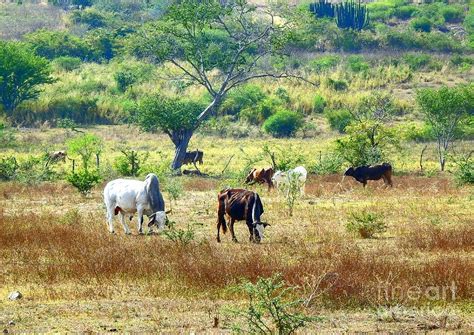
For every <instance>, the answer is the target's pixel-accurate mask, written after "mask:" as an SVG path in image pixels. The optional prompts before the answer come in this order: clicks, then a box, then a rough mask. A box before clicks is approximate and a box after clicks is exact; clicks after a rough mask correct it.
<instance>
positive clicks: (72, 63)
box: [53, 56, 82, 71]
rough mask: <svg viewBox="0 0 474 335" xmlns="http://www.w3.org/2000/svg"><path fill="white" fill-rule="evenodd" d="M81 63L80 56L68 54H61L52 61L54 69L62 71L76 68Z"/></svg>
mask: <svg viewBox="0 0 474 335" xmlns="http://www.w3.org/2000/svg"><path fill="white" fill-rule="evenodd" d="M81 64H82V61H81V59H80V58H78V57H70V56H61V57H58V58H56V59H55V60H54V61H53V65H54V66H55V67H56V69H59V70H63V71H72V70H75V69H78V68H79V67H80V66H81Z"/></svg>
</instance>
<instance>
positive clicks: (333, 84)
mask: <svg viewBox="0 0 474 335" xmlns="http://www.w3.org/2000/svg"><path fill="white" fill-rule="evenodd" d="M326 86H327V87H328V88H330V89H333V90H335V91H345V90H347V89H348V87H349V84H348V83H347V81H345V80H343V79H332V78H327V80H326Z"/></svg>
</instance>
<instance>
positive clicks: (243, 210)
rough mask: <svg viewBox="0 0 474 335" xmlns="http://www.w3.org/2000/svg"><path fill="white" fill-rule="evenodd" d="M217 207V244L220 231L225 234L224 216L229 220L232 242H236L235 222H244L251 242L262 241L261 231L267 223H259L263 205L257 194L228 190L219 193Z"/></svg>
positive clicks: (233, 189)
mask: <svg viewBox="0 0 474 335" xmlns="http://www.w3.org/2000/svg"><path fill="white" fill-rule="evenodd" d="M217 199H218V207H217V242H220V241H221V238H220V229H221V228H222V232H223V233H224V234H225V233H226V232H227V223H226V220H225V216H226V215H227V217H228V219H229V228H230V233H231V235H232V241H234V242H237V238H236V237H235V232H234V223H235V221H244V220H245V222H246V223H247V227H248V229H249V233H250V238H249V240H250V241H251V242H255V243H260V241H261V240H262V239H263V230H264V228H265V227H266V226H268V225H269V224H268V223H265V222H261V221H260V217H261V216H262V214H263V204H262V201H261V200H260V197H259V195H258V194H257V193H255V192H252V191H247V190H244V189H235V188H230V189H226V190H223V191H221V192H219V194H218V196H217Z"/></svg>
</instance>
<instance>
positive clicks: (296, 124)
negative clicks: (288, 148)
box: [263, 110, 303, 137]
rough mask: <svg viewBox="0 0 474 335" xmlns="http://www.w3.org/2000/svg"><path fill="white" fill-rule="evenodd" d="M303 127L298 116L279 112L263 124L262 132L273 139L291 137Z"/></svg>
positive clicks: (287, 112)
mask: <svg viewBox="0 0 474 335" xmlns="http://www.w3.org/2000/svg"><path fill="white" fill-rule="evenodd" d="M302 125H303V118H302V116H301V115H300V114H298V113H296V112H292V111H288V110H280V111H279V112H277V113H275V114H274V115H272V116H270V117H269V118H268V119H267V121H265V123H264V124H263V130H264V131H265V132H267V133H269V134H272V135H273V136H274V137H289V136H293V135H294V134H295V133H296V131H298V129H299V128H301V126H302Z"/></svg>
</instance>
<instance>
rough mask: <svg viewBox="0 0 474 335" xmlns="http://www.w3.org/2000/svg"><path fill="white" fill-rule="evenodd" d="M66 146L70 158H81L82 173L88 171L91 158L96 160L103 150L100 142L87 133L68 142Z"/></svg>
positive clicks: (97, 138)
mask: <svg viewBox="0 0 474 335" xmlns="http://www.w3.org/2000/svg"><path fill="white" fill-rule="evenodd" d="M67 146H68V154H69V155H70V156H72V157H74V156H79V157H80V158H81V161H82V168H83V169H84V171H88V170H89V167H90V164H91V160H92V158H93V156H96V157H97V158H98V157H99V155H100V153H101V152H102V149H103V143H102V140H101V139H100V138H99V137H97V136H95V135H93V134H89V133H88V134H84V135H81V136H79V137H75V138H73V139H71V140H69V141H68V142H67Z"/></svg>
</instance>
